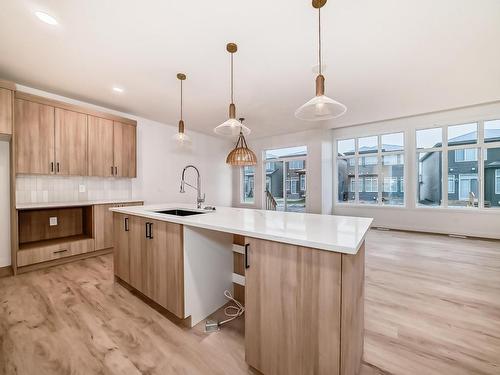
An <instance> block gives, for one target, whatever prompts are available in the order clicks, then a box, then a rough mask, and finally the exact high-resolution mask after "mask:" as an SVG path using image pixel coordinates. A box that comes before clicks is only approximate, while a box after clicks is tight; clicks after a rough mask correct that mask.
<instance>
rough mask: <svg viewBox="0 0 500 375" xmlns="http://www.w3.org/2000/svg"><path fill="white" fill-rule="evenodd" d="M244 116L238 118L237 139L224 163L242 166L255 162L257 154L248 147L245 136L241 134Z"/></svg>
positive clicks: (254, 163)
mask: <svg viewBox="0 0 500 375" xmlns="http://www.w3.org/2000/svg"><path fill="white" fill-rule="evenodd" d="M244 120H245V119H244V118H240V119H239V123H240V124H241V129H240V135H239V137H238V141H237V142H236V146H235V147H234V149H233V150H232V151H231V152H230V153H229V155H227V158H226V163H227V164H229V165H232V166H235V167H243V166H250V165H256V164H257V156H255V153H254V152H253V151H252V150H250V149H249V148H248V145H247V141H246V140H245V136H244V135H243V129H242V128H243V126H244V125H243V121H244Z"/></svg>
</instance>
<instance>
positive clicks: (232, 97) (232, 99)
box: [231, 52, 234, 104]
mask: <svg viewBox="0 0 500 375" xmlns="http://www.w3.org/2000/svg"><path fill="white" fill-rule="evenodd" d="M233 55H234V53H232V52H231V104H233V103H234V95H233V91H234V84H233V80H234V78H233Z"/></svg>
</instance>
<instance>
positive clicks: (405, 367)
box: [0, 231, 500, 375]
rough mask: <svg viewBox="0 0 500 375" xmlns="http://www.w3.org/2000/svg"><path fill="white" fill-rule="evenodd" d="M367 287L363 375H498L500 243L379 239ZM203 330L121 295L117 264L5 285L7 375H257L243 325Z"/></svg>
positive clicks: (374, 236) (373, 243)
mask: <svg viewBox="0 0 500 375" xmlns="http://www.w3.org/2000/svg"><path fill="white" fill-rule="evenodd" d="M365 281H366V288H365V294H366V297H365V298H366V301H365V352H364V361H365V363H363V365H362V369H361V373H360V375H421V374H426V375H438V374H439V375H443V374H447V375H448V374H449V375H466V374H467V375H476V374H477V375H498V374H500V297H499V296H500V242H494V241H482V240H463V239H455V238H448V237H444V236H438V235H428V234H412V233H403V232H381V231H371V232H370V233H369V235H368V238H367V245H366V280H365ZM215 315H216V316H217V317H219V318H222V315H223V312H222V311H218V312H217V313H215ZM203 328H204V327H203V324H200V325H198V326H196V327H194V328H193V329H187V328H185V327H182V326H179V325H176V324H174V323H173V322H172V321H170V320H168V319H167V318H165V317H164V316H163V315H161V314H160V313H159V312H157V311H156V310H154V309H153V308H151V307H150V306H149V305H147V304H145V303H144V302H143V301H142V300H141V299H139V298H137V297H136V296H134V295H133V294H132V293H130V292H129V291H128V290H126V289H125V288H124V287H122V286H121V285H120V284H118V283H115V282H114V280H113V264H112V257H111V255H105V256H101V257H96V258H89V259H85V260H82V261H78V262H74V263H68V264H64V265H60V266H57V267H52V268H50V269H45V270H41V271H35V272H30V273H26V274H23V275H19V276H16V277H6V278H2V279H0V375H11V374H19V375H32V374H37V375H38V374H40V375H56V374H57V375H59V374H76V375H79V374H82V375H83V374H85V375H88V374H106V375H111V374H113V375H114V374H120V375H121V374H125V375H127V374H162V375H163V374H189V375H191V374H194V375H196V374H231V375H233V374H236V375H238V374H254V373H256V372H254V371H253V370H252V369H250V368H249V367H248V366H247V365H246V363H245V358H244V357H245V351H244V321H243V319H240V320H237V321H234V322H231V323H230V324H229V325H227V326H225V327H224V328H223V329H222V330H221V331H219V332H216V333H212V334H206V333H205V332H204V331H203Z"/></svg>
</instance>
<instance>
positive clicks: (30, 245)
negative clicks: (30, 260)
mask: <svg viewBox="0 0 500 375" xmlns="http://www.w3.org/2000/svg"><path fill="white" fill-rule="evenodd" d="M88 239H92V237H90V236H88V235H86V234H78V235H74V236H68V237H60V238H52V239H48V240H40V241H33V242H27V243H23V244H19V251H23V250H31V249H36V248H40V247H48V246H57V245H62V244H67V243H71V242H78V241H81V240H88Z"/></svg>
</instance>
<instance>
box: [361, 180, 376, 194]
mask: <svg viewBox="0 0 500 375" xmlns="http://www.w3.org/2000/svg"><path fill="white" fill-rule="evenodd" d="M363 181H364V186H365V188H364V192H366V193H376V192H378V178H377V177H365V178H364V179H363Z"/></svg>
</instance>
